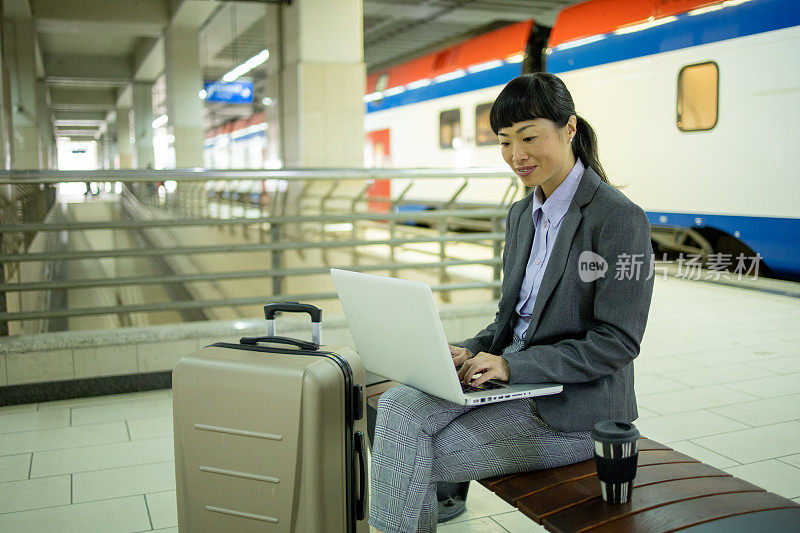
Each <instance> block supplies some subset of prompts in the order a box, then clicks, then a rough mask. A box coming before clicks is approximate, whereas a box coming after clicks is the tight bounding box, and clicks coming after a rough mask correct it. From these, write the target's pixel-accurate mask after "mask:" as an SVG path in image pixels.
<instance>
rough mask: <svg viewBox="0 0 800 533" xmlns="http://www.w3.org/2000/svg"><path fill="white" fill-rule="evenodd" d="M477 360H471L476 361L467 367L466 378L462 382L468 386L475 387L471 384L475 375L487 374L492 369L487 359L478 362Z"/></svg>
mask: <svg viewBox="0 0 800 533" xmlns="http://www.w3.org/2000/svg"><path fill="white" fill-rule="evenodd" d="M476 359H477V358H475V357H473V358H472V359H471V361H474V362H473V363H472V364H471V365H469V366H468V367H467V371H466V372H465V373H464V376H463V378H462V381H463V382H464V383H465V384H467V385H474V384H473V383H470V381H471V380H472V377H473V376H474V375H475V374H477V373H478V372H480V373H485V372H486V371H487V370H489V369H490V368H491V364H490V362H489V361H487V360H485V359H481V360H476ZM465 366H466V364H465Z"/></svg>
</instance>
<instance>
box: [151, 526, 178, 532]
mask: <svg viewBox="0 0 800 533" xmlns="http://www.w3.org/2000/svg"><path fill="white" fill-rule="evenodd" d="M153 533H178V528H177V527H168V528H165V529H154V530H153Z"/></svg>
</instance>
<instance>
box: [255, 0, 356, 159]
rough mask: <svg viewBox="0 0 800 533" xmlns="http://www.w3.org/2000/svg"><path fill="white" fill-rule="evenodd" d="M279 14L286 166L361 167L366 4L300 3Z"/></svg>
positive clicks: (343, 0) (336, 0)
mask: <svg viewBox="0 0 800 533" xmlns="http://www.w3.org/2000/svg"><path fill="white" fill-rule="evenodd" d="M280 10H281V11H282V12H283V18H282V21H283V28H282V29H281V34H282V45H283V61H282V63H283V68H282V72H281V81H282V91H281V92H282V93H283V99H282V101H281V102H280V103H279V104H282V112H281V115H282V122H283V124H282V125H283V140H284V148H283V153H284V157H285V160H284V165H285V166H288V167H360V166H361V165H362V163H363V150H364V148H363V147H364V102H363V96H364V87H365V84H366V71H365V67H364V44H363V6H362V1H361V0H296V1H295V2H293V3H292V4H291V5H290V6H281V8H280ZM270 61H272V58H271V59H270Z"/></svg>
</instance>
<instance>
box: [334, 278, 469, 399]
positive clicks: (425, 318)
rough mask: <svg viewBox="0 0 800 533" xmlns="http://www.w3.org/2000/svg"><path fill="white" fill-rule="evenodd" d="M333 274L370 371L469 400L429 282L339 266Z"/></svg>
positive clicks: (455, 397)
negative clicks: (371, 273)
mask: <svg viewBox="0 0 800 533" xmlns="http://www.w3.org/2000/svg"><path fill="white" fill-rule="evenodd" d="M331 276H332V277H333V283H334V285H335V286H336V291H337V292H338V293H339V300H340V301H341V302H342V307H343V308H344V313H345V316H346V317H347V323H348V325H349V326H350V332H351V333H352V334H353V340H354V341H355V343H356V349H357V350H358V354H359V356H360V357H361V360H362V362H363V363H364V367H365V368H366V369H367V370H368V371H370V372H374V373H376V374H379V375H381V376H383V377H386V378H389V379H392V380H394V381H399V382H400V383H405V384H407V385H410V386H412V387H414V388H416V389H419V390H421V391H423V392H427V393H428V394H431V395H434V396H438V397H439V398H444V399H445V400H450V401H452V402H455V403H463V402H464V393H463V392H462V391H461V385H460V383H459V381H458V375H457V374H456V372H455V368H454V366H453V360H452V357H451V355H450V349H449V348H448V346H447V338H446V337H445V334H444V328H443V327H442V323H441V320H439V313H438V311H437V310H436V305H435V303H434V300H433V293H432V291H431V288H430V287H429V286H428V285H426V284H425V283H419V282H416V281H408V280H401V279H395V278H388V277H382V276H373V275H370V274H362V273H359V272H350V271H348V270H339V269H336V268H332V269H331Z"/></svg>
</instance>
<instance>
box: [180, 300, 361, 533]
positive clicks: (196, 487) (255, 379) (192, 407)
mask: <svg viewBox="0 0 800 533" xmlns="http://www.w3.org/2000/svg"><path fill="white" fill-rule="evenodd" d="M264 309H265V314H266V315H267V324H268V328H267V332H268V336H267V337H254V338H242V339H241V340H240V343H239V344H232V343H216V344H214V345H211V346H207V347H205V348H203V349H201V350H198V351H196V352H194V353H191V354H189V355H187V356H186V357H184V358H182V359H181V360H180V361H179V362H178V364H177V365H176V366H175V369H174V370H173V372H172V389H173V413H174V415H173V416H174V426H175V476H176V485H177V486H176V488H177V499H178V529H179V530H180V531H181V533H199V532H215V533H219V532H237V533H238V532H249V531H270V532H272V531H275V532H309V533H311V532H337V533H338V532H347V533H350V532H356V533H361V532H364V533H367V532H368V531H369V526H368V525H367V516H366V514H367V486H366V483H367V477H366V476H367V471H366V468H367V460H368V458H367V453H368V451H367V445H366V433H367V429H366V420H365V418H366V417H365V416H364V398H363V385H364V367H363V366H362V364H361V361H360V359H359V358H358V354H356V352H355V351H354V350H353V349H352V348H347V347H342V348H333V347H330V346H319V336H320V324H321V322H320V318H321V311H320V310H319V309H318V308H316V307H314V306H310V305H306V304H297V303H284V304H270V305H267V306H265V308H264ZM281 311H282V312H308V313H309V314H311V315H312V326H313V328H314V331H313V333H314V337H313V338H314V342H311V343H310V342H307V341H299V340H296V339H287V338H284V337H276V336H275V327H274V318H275V313H276V312H281Z"/></svg>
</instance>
